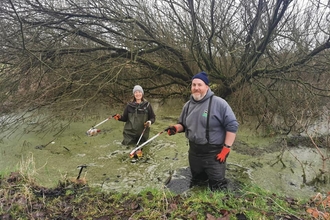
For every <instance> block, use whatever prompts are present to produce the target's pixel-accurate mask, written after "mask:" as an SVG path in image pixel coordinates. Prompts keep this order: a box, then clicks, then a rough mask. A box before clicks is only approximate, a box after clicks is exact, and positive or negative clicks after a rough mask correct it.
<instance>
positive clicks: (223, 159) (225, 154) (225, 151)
mask: <svg viewBox="0 0 330 220" xmlns="http://www.w3.org/2000/svg"><path fill="white" fill-rule="evenodd" d="M229 152H230V146H227V145H224V146H223V147H222V150H221V152H220V153H218V155H217V160H219V161H220V163H224V162H226V159H227V157H228V155H229Z"/></svg>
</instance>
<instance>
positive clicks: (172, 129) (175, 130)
mask: <svg viewBox="0 0 330 220" xmlns="http://www.w3.org/2000/svg"><path fill="white" fill-rule="evenodd" d="M165 131H167V134H168V135H170V136H171V135H175V134H176V133H178V128H177V126H175V125H171V126H169V127H168V128H166V129H165Z"/></svg>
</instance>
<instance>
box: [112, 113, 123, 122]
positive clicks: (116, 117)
mask: <svg viewBox="0 0 330 220" xmlns="http://www.w3.org/2000/svg"><path fill="white" fill-rule="evenodd" d="M113 118H114V119H116V120H117V121H118V120H119V119H120V118H121V116H120V114H115V115H114V116H113Z"/></svg>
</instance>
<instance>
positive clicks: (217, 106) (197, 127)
mask: <svg viewBox="0 0 330 220" xmlns="http://www.w3.org/2000/svg"><path fill="white" fill-rule="evenodd" d="M211 96H213V97H212V102H211V106H210V112H208V108H209V101H210V97H211ZM207 114H210V116H209V142H208V141H207V139H206V124H207ZM178 123H179V124H182V125H183V127H184V129H185V136H186V137H187V138H188V139H189V141H191V142H193V143H195V144H207V143H209V144H214V145H220V144H223V143H224V140H225V137H226V131H229V132H233V133H236V132H237V130H238V122H237V120H236V116H235V114H234V112H233V110H232V109H231V107H230V106H229V104H228V103H227V102H226V101H225V100H224V99H222V98H220V97H218V96H215V95H214V93H213V92H212V91H211V89H209V90H208V91H207V93H206V95H205V96H204V98H203V99H202V100H200V101H195V100H194V99H193V97H192V96H190V100H189V101H188V102H186V103H185V105H184V106H183V109H182V112H181V115H180V117H179V121H178Z"/></svg>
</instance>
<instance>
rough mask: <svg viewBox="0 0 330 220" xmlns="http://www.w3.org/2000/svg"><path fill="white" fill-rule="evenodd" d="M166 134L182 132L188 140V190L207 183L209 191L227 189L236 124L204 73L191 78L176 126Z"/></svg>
mask: <svg viewBox="0 0 330 220" xmlns="http://www.w3.org/2000/svg"><path fill="white" fill-rule="evenodd" d="M166 130H167V133H168V135H174V134H176V133H180V132H185V136H186V138H188V140H189V165H190V170H191V174H192V180H191V186H194V185H199V184H201V183H205V182H206V181H208V185H209V187H210V189H211V190H212V191H215V190H222V189H226V188H227V180H226V178H225V172H226V159H227V157H228V155H229V152H230V147H231V146H232V145H233V143H234V141H235V138H236V132H237V130H238V122H237V120H236V117H235V114H234V112H233V111H232V109H231V107H230V106H229V104H228V103H227V102H226V101H225V100H224V99H222V98H220V97H218V96H215V95H214V93H213V92H212V91H211V89H210V87H209V79H208V76H207V74H206V73H205V72H200V73H198V74H196V75H194V76H193V77H192V84H191V97H190V100H189V101H188V102H187V103H186V104H185V105H184V106H183V109H182V112H181V115H180V118H179V121H178V124H176V125H173V126H169V127H168V128H167V129H166Z"/></svg>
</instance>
